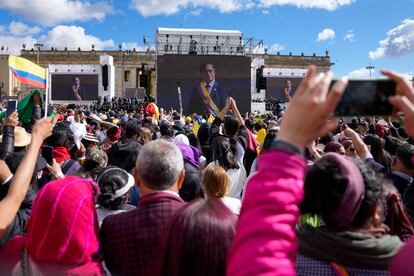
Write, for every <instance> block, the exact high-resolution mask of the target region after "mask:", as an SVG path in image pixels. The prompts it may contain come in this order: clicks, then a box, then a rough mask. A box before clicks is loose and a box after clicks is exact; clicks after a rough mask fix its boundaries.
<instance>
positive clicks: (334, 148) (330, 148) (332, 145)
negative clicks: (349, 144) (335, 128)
mask: <svg viewBox="0 0 414 276" xmlns="http://www.w3.org/2000/svg"><path fill="white" fill-rule="evenodd" d="M341 147H344V146H343V145H342V144H340V143H338V142H329V143H327V144H326V146H325V148H324V150H323V152H325V153H326V152H338V149H340V148H341Z"/></svg>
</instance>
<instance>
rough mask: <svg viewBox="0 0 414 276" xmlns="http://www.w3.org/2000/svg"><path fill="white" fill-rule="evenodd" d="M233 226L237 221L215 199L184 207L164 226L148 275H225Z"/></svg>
mask: <svg viewBox="0 0 414 276" xmlns="http://www.w3.org/2000/svg"><path fill="white" fill-rule="evenodd" d="M236 222H237V217H236V216H235V215H234V214H233V213H232V212H231V211H230V210H229V209H228V208H227V207H226V206H225V205H224V204H223V203H222V202H221V201H220V200H219V199H216V198H213V197H211V198H208V199H198V200H195V201H193V202H192V203H190V204H188V205H185V206H184V207H182V208H181V209H179V210H178V211H177V212H176V213H175V214H174V216H173V217H172V218H171V221H170V222H169V223H168V225H167V227H166V229H165V231H164V235H163V238H162V241H161V244H160V247H159V249H158V252H157V254H156V257H155V258H154V262H153V264H152V265H151V267H150V270H149V272H148V274H151V275H171V276H181V275H182V276H187V275H188V276H190V275H191V276H192V275H212V276H213V275H214V276H216V275H217V276H220V275H225V274H226V261H227V253H228V250H229V248H230V245H231V243H232V241H233V239H234V235H235V232H236Z"/></svg>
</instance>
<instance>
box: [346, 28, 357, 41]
mask: <svg viewBox="0 0 414 276" xmlns="http://www.w3.org/2000/svg"><path fill="white" fill-rule="evenodd" d="M354 38H355V34H354V30H348V31H347V33H346V35H345V36H344V40H346V41H354Z"/></svg>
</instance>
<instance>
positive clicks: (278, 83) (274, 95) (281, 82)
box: [266, 77, 303, 102]
mask: <svg viewBox="0 0 414 276" xmlns="http://www.w3.org/2000/svg"><path fill="white" fill-rule="evenodd" d="M302 79H303V78H298V77H281V78H279V77H276V78H267V81H266V99H279V100H280V101H282V102H284V101H286V100H287V97H286V92H285V91H287V92H288V93H289V95H290V96H293V95H294V94H295V92H296V89H297V88H298V86H299V84H300V82H301V81H302Z"/></svg>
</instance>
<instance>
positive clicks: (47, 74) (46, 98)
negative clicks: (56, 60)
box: [45, 65, 49, 117]
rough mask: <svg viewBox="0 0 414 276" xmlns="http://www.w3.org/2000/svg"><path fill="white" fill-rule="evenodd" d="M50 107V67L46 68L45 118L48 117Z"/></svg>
mask: <svg viewBox="0 0 414 276" xmlns="http://www.w3.org/2000/svg"><path fill="white" fill-rule="evenodd" d="M48 105H49V65H48V66H47V67H46V87H45V117H47V108H48Z"/></svg>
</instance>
